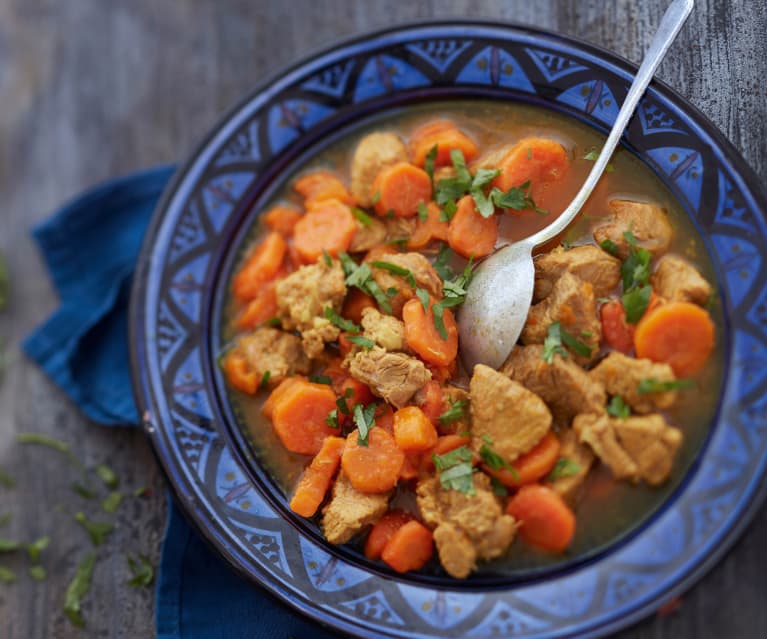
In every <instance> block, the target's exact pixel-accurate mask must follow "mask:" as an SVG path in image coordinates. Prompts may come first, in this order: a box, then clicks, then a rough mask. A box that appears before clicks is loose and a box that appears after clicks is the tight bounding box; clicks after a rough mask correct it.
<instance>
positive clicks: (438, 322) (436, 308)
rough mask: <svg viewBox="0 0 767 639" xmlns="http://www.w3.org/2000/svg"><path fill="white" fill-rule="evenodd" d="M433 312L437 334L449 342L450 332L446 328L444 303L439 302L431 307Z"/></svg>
mask: <svg viewBox="0 0 767 639" xmlns="http://www.w3.org/2000/svg"><path fill="white" fill-rule="evenodd" d="M431 312H432V314H433V315H434V328H436V329H437V333H439V336H440V337H441V338H442V339H443V340H447V338H448V337H449V336H448V332H447V327H446V326H445V307H444V306H443V305H442V302H437V303H436V304H432V305H431Z"/></svg>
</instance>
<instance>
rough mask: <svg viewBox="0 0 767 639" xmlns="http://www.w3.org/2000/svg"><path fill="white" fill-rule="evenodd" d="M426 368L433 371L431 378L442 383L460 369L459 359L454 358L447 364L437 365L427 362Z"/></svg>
mask: <svg viewBox="0 0 767 639" xmlns="http://www.w3.org/2000/svg"><path fill="white" fill-rule="evenodd" d="M426 368H428V369H429V372H431V378H432V379H433V380H435V381H437V382H439V383H440V384H444V383H446V382H448V381H450V379H451V378H453V377H455V374H456V372H457V371H458V364H457V360H453V361H452V362H450V363H449V364H448V365H447V366H435V365H434V364H429V363H428V362H427V363H426Z"/></svg>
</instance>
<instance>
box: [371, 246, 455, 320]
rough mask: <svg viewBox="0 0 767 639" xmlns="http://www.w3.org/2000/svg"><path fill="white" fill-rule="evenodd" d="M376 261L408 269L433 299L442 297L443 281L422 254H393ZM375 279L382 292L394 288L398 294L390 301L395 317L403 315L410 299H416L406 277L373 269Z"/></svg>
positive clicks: (418, 284)
mask: <svg viewBox="0 0 767 639" xmlns="http://www.w3.org/2000/svg"><path fill="white" fill-rule="evenodd" d="M376 261H380V262H388V263H389V264H394V265H395V266H398V267H400V268H404V269H407V270H408V271H410V273H412V275H413V278H414V279H415V283H416V286H418V287H419V288H423V289H426V290H427V291H428V292H429V294H430V295H431V296H432V297H435V298H437V299H439V298H441V297H442V280H441V279H440V277H439V275H437V272H436V271H435V270H434V267H433V266H432V265H431V263H430V262H429V260H427V259H426V258H425V257H424V256H423V255H421V254H420V253H412V252H411V253H391V254H389V255H386V256H384V257H383V258H381V259H377V260H376ZM372 270H373V279H374V280H375V281H376V283H377V284H378V286H380V287H381V290H382V291H388V290H389V289H391V288H393V289H396V291H397V293H396V295H394V296H393V297H392V298H391V299H390V300H389V303H390V304H391V307H392V312H393V313H394V314H395V315H398V316H399V315H401V314H402V307H403V306H404V305H405V302H407V301H408V300H409V299H412V298H413V297H415V290H414V288H413V287H412V286H411V285H410V284H409V283H408V281H407V279H406V277H404V276H402V275H395V274H394V273H392V272H391V271H387V270H386V269H382V268H376V267H373V269H372Z"/></svg>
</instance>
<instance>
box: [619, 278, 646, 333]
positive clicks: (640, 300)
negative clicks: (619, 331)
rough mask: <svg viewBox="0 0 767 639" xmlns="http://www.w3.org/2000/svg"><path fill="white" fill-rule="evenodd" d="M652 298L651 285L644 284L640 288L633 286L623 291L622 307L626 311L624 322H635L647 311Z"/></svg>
mask: <svg viewBox="0 0 767 639" xmlns="http://www.w3.org/2000/svg"><path fill="white" fill-rule="evenodd" d="M651 298H652V286H650V285H649V284H645V285H644V286H642V287H640V288H634V289H631V290H630V291H628V293H624V294H623V297H621V302H622V303H623V309H624V310H625V311H626V322H628V323H629V324H636V323H637V322H639V320H640V319H642V317H643V316H644V314H645V311H647V307H648V306H649V305H650V299H651Z"/></svg>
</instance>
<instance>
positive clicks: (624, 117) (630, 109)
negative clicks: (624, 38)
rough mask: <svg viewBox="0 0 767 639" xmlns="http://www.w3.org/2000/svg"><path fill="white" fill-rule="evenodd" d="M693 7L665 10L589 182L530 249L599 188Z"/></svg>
mask: <svg viewBox="0 0 767 639" xmlns="http://www.w3.org/2000/svg"><path fill="white" fill-rule="evenodd" d="M693 5H694V0H674V1H673V2H672V3H671V5H670V6H669V8H668V9H666V13H665V14H664V15H663V19H662V20H661V23H660V26H659V27H658V31H657V32H656V33H655V37H653V39H652V42H651V43H650V47H649V48H648V49H647V54H646V55H645V58H644V60H643V61H642V65H641V66H640V67H639V71H638V72H637V75H636V77H635V78H634V82H633V83H632V84H631V88H630V89H629V92H628V94H627V95H626V100H625V101H624V102H623V106H622V107H621V110H620V112H619V113H618V117H617V118H616V119H615V124H613V128H612V130H611V131H610V135H609V136H608V138H607V141H606V142H605V145H604V147H603V148H602V151H601V152H600V154H599V158H597V161H596V162H595V163H594V167H593V168H592V169H591V173H589V176H588V178H586V181H585V182H584V183H583V186H582V187H581V190H580V191H578V194H577V195H576V196H575V198H573V201H572V202H571V203H570V206H568V207H567V208H566V209H565V211H564V212H563V213H562V215H560V216H559V217H558V218H557V219H556V220H554V222H552V223H551V224H550V225H549V226H547V227H546V228H544V229H541V230H540V231H538V232H537V233H536V234H534V235H532V236H531V237H529V238H528V239H527V240H525V242H526V243H528V244H530V245H531V246H537V245H539V244H542V243H543V242H546V241H548V240H550V239H552V238H553V237H556V236H557V235H559V234H560V233H561V232H562V231H564V230H565V228H567V225H568V224H570V222H571V221H572V220H573V218H574V217H575V216H576V215H577V214H578V212H579V211H580V210H581V208H582V207H583V205H584V204H585V203H586V200H588V198H589V196H590V195H591V192H592V191H593V190H594V188H595V187H596V185H597V182H598V181H599V178H600V177H602V173H604V170H605V168H607V163H608V162H609V161H610V157H611V156H612V154H613V151H615V147H617V146H618V142H620V139H621V136H622V135H623V132H624V131H625V130H626V127H627V126H628V123H629V120H630V119H631V116H633V115H634V111H635V110H636V107H637V104H638V103H639V100H640V98H641V97H642V95H643V94H644V92H645V90H646V89H647V86H648V85H649V84H650V80H652V77H653V75H655V71H656V70H657V69H658V66H659V65H660V62H661V60H663V57H664V56H665V55H666V52H667V51H668V50H669V47H671V43H672V42H673V41H674V39H675V38H676V36H677V34H678V33H679V31H680V30H681V29H682V25H683V24H684V22H685V20H687V17H688V16H689V15H690V12H691V11H692V9H693Z"/></svg>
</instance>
